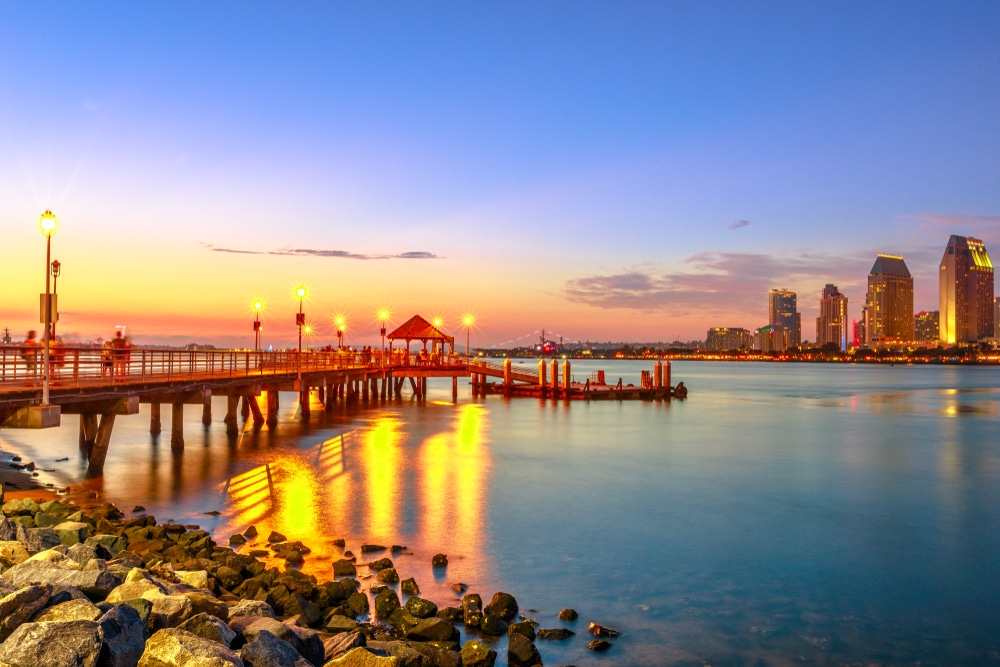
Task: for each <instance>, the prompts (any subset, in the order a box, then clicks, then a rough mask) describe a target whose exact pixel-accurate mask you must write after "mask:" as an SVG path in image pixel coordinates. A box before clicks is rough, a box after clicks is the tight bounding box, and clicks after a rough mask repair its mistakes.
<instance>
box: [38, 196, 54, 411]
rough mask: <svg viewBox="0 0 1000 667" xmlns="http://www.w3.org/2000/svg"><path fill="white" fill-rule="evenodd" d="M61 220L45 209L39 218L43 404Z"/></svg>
mask: <svg viewBox="0 0 1000 667" xmlns="http://www.w3.org/2000/svg"><path fill="white" fill-rule="evenodd" d="M58 226H59V221H58V220H57V219H56V216H55V215H53V214H52V211H45V213H42V217H40V218H39V219H38V228H39V229H40V230H41V231H42V234H43V235H44V236H45V294H44V295H42V310H43V311H44V315H43V316H42V321H43V322H44V323H45V335H44V338H45V340H44V343H45V345H44V347H43V348H42V405H48V404H49V333H50V332H49V325H50V324H51V323H52V304H51V295H50V294H49V277H50V274H49V267H50V266H51V264H52V235H53V234H55V233H56V227H58Z"/></svg>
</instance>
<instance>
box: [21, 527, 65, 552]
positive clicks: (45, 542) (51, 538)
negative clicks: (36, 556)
mask: <svg viewBox="0 0 1000 667" xmlns="http://www.w3.org/2000/svg"><path fill="white" fill-rule="evenodd" d="M28 534H29V535H31V536H32V537H33V538H34V539H37V540H38V544H37V546H38V549H35V551H42V550H45V549H53V548H55V547H58V546H63V543H62V538H60V537H59V533H57V532H56V531H54V530H52V529H51V528H29V529H28Z"/></svg>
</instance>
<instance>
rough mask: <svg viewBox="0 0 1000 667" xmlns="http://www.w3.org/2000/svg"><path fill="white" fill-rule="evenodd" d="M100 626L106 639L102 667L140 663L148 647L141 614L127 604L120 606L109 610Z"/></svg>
mask: <svg viewBox="0 0 1000 667" xmlns="http://www.w3.org/2000/svg"><path fill="white" fill-rule="evenodd" d="M142 602H145V600H142ZM150 606H152V605H150ZM98 625H100V626H101V636H102V637H103V638H104V643H103V645H102V647H101V657H100V665H101V667H132V665H135V664H136V663H137V662H138V661H139V658H140V657H141V656H142V652H143V650H145V647H146V625H145V622H144V620H143V618H142V617H140V615H139V612H137V611H136V610H135V609H134V608H133V607H131V606H129V605H127V604H122V605H118V606H117V607H114V608H112V609H110V610H108V611H107V612H106V613H105V614H104V616H102V617H101V618H100V620H99V621H98Z"/></svg>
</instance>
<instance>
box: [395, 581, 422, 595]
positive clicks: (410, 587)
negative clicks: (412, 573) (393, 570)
mask: <svg viewBox="0 0 1000 667" xmlns="http://www.w3.org/2000/svg"><path fill="white" fill-rule="evenodd" d="M399 590H401V591H403V593H405V594H406V595H420V587H419V586H417V580H416V579H414V578H413V577H410V578H409V579H403V581H402V582H400V584H399Z"/></svg>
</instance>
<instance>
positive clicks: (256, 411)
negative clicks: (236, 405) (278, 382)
mask: <svg viewBox="0 0 1000 667" xmlns="http://www.w3.org/2000/svg"><path fill="white" fill-rule="evenodd" d="M243 407H245V408H246V410H247V412H249V413H251V414H252V415H253V427H254V428H255V429H262V428H264V424H265V420H264V413H262V412H261V411H260V405H258V404H257V397H256V396H254V395H253V394H244V395H243Z"/></svg>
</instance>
